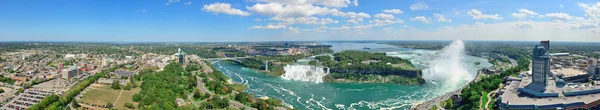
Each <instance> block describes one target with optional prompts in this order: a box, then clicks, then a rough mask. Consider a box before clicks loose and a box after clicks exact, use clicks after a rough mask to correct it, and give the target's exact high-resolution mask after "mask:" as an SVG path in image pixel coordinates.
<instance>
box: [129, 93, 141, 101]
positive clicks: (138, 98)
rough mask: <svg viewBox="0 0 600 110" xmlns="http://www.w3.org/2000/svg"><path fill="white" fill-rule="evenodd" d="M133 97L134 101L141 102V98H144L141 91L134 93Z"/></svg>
mask: <svg viewBox="0 0 600 110" xmlns="http://www.w3.org/2000/svg"><path fill="white" fill-rule="evenodd" d="M131 99H132V100H133V102H140V100H142V95H140V94H139V93H136V94H133V96H132V97H131Z"/></svg>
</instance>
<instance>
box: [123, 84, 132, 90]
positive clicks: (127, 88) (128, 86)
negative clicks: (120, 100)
mask: <svg viewBox="0 0 600 110" xmlns="http://www.w3.org/2000/svg"><path fill="white" fill-rule="evenodd" d="M123 89H125V90H131V83H127V85H125V87H123Z"/></svg>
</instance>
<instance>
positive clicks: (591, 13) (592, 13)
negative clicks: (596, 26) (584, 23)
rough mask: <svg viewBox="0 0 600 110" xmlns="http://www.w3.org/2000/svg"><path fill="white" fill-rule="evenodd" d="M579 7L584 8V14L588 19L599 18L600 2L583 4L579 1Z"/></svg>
mask: <svg viewBox="0 0 600 110" xmlns="http://www.w3.org/2000/svg"><path fill="white" fill-rule="evenodd" d="M579 7H581V8H583V10H585V16H587V17H588V18H589V19H593V20H600V2H596V4H591V5H590V4H585V3H579Z"/></svg>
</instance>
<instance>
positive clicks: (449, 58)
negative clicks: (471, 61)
mask: <svg viewBox="0 0 600 110" xmlns="http://www.w3.org/2000/svg"><path fill="white" fill-rule="evenodd" d="M464 51H465V44H464V43H463V42H462V40H454V41H452V43H450V45H448V46H446V47H444V48H443V49H442V53H441V54H440V56H439V57H438V58H436V59H435V60H433V61H432V62H431V65H430V68H427V69H425V70H423V78H425V79H428V81H430V80H433V81H435V82H441V81H445V83H447V84H453V85H454V84H456V83H458V82H463V81H469V80H473V79H474V76H473V75H471V74H470V73H469V71H468V70H467V68H465V67H464V66H463V65H464V64H463V58H464V57H465V54H464Z"/></svg>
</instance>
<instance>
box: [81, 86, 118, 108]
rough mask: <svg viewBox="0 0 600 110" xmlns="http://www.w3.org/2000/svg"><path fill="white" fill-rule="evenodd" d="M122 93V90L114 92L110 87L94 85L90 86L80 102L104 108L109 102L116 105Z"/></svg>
mask: <svg viewBox="0 0 600 110" xmlns="http://www.w3.org/2000/svg"><path fill="white" fill-rule="evenodd" d="M120 92H121V90H112V88H110V85H105V84H96V83H94V84H92V85H90V87H89V88H88V89H87V90H86V91H85V93H84V94H83V97H82V98H81V100H79V101H78V102H81V103H89V104H95V105H100V106H103V105H106V103H108V102H110V103H114V102H115V100H116V99H117V97H119V93H120Z"/></svg>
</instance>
